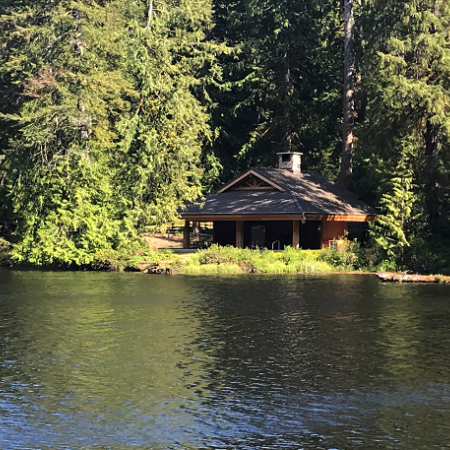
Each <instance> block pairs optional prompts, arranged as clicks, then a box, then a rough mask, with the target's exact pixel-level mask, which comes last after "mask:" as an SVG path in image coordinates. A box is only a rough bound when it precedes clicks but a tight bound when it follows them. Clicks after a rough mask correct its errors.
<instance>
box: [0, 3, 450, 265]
mask: <svg viewBox="0 0 450 450" xmlns="http://www.w3.org/2000/svg"><path fill="white" fill-rule="evenodd" d="M344 7H346V8H347V10H345V8H344ZM348 8H351V14H352V15H351V17H350V16H349V15H348V14H347V16H346V14H344V12H345V11H347V13H348V12H349V11H350V9H348ZM349 17H350V19H349ZM349 24H350V26H351V28H349ZM346 58H347V59H346ZM345 61H347V62H346V64H347V66H346V67H347V72H348V73H349V74H350V77H351V80H348V81H349V83H348V84H347V87H345V83H344V65H345V64H344V62H345ZM344 89H351V90H353V89H354V92H353V95H352V106H351V108H350V109H348V110H347V112H348V114H351V117H349V116H348V117H347V120H346V118H345V111H346V110H345V108H344V115H343V97H344ZM0 96H1V101H0V237H4V238H6V239H7V240H8V241H10V242H12V243H13V244H14V250H13V256H14V258H15V259H16V260H17V261H20V262H24V263H29V264H34V265H55V264H56V265H62V266H70V265H77V266H80V265H91V264H93V263H94V262H95V261H98V260H99V259H101V255H102V254H105V252H106V253H107V252H109V251H116V250H118V249H120V248H123V247H130V246H133V245H138V244H137V243H138V242H139V236H140V235H141V234H142V233H144V232H148V231H149V230H152V229H154V228H155V227H160V226H163V225H164V224H166V223H170V222H171V221H173V220H174V218H175V217H177V210H178V208H179V207H180V206H182V205H183V204H184V203H185V202H186V201H190V200H194V199H195V198H197V197H198V196H200V195H201V194H202V193H205V192H208V191H210V190H211V189H213V188H214V187H216V186H218V185H220V184H221V183H223V182H226V181H228V180H230V179H231V178H232V177H233V176H235V175H236V174H238V173H239V172H241V171H242V170H243V169H246V168H248V167H249V166H266V167H271V166H275V164H276V153H277V152H279V151H284V150H289V151H301V152H302V153H303V167H304V168H305V169H309V170H316V171H319V172H321V173H322V174H323V175H325V176H327V177H329V178H330V179H332V180H334V181H338V180H339V173H340V172H341V163H342V161H341V155H344V153H342V148H343V147H342V146H343V131H344V134H345V133H346V127H348V126H351V130H350V131H351V132H352V136H353V143H352V152H353V153H352V166H351V169H352V171H351V174H352V176H351V178H349V179H348V180H347V181H346V184H347V185H348V186H349V187H350V188H351V189H352V190H354V191H355V192H356V193H357V194H358V195H359V196H360V197H361V198H363V199H364V200H365V201H366V202H367V203H369V204H370V205H372V206H375V207H378V208H379V210H380V212H382V213H384V215H383V216H382V217H381V218H380V220H379V221H378V222H377V224H376V225H375V226H374V227H373V229H372V231H371V234H372V245H374V246H377V247H378V248H379V249H380V252H381V253H382V254H383V256H382V258H392V259H393V260H396V261H399V260H402V261H403V260H404V258H410V259H412V260H414V259H415V260H417V259H418V258H419V259H420V258H422V259H424V261H425V262H424V264H430V261H434V262H435V261H436V259H439V258H441V259H442V258H443V259H445V258H447V257H448V254H449V253H450V252H449V251H448V250H447V247H446V241H447V240H448V237H449V235H450V183H449V175H450V172H449V170H450V158H449V156H450V149H449V134H450V115H449V110H450V5H449V2H447V1H444V0H421V1H419V0H414V1H406V0H377V1H374V0H362V1H361V2H358V3H354V2H353V1H352V0H344V1H343V2H342V1H335V0H302V1H293V0H280V1H279V2H276V3H273V2H267V1H266V0H236V1H234V2H224V1H220V0H195V1H194V0H111V1H106V0H105V1H101V0H98V1H96V0H78V1H76V0H41V1H36V0H20V1H19V0H3V1H2V2H1V5H0ZM349 124H350V125H349ZM347 131H348V130H347ZM408 252H409V253H408ZM408 255H409V256H408ZM445 255H447V256H445Z"/></svg>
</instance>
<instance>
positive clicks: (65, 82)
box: [0, 0, 216, 265]
mask: <svg viewBox="0 0 450 450" xmlns="http://www.w3.org/2000/svg"><path fill="white" fill-rule="evenodd" d="M152 6H154V9H153V11H152V13H151V14H149V8H148V7H149V5H148V3H146V2H143V1H138V0H136V1H133V2H127V1H125V0H116V1H111V2H100V1H99V2H92V1H78V2H73V1H69V0H60V1H58V2H51V3H48V4H46V3H38V4H36V3H31V4H30V5H24V6H22V5H21V6H20V7H17V8H16V7H11V13H10V14H9V15H6V16H3V17H2V24H3V27H2V30H3V33H2V35H1V40H2V43H3V44H4V48H6V49H7V50H6V51H4V52H3V53H2V62H3V64H2V67H1V69H0V70H1V75H2V79H3V80H6V87H4V89H7V88H8V86H11V88H12V89H11V90H12V92H13V93H12V94H11V98H13V97H14V99H13V100H12V101H11V102H10V104H11V105H16V106H14V107H11V108H6V111H4V112H3V119H4V120H5V121H6V122H4V123H6V124H7V125H6V127H4V128H3V136H6V137H7V140H8V146H7V149H6V150H5V153H6V158H5V159H4V162H3V173H4V174H5V175H4V178H5V184H6V186H7V187H6V189H5V190H4V191H6V197H7V198H8V200H9V202H10V205H11V210H9V211H8V215H9V217H11V218H12V219H13V222H15V223H16V229H15V230H14V234H15V240H16V241H17V243H16V245H15V257H16V258H17V259H18V260H22V261H26V262H29V263H33V264H55V263H56V264H77V265H81V264H90V263H92V261H93V260H94V259H95V258H96V257H97V256H96V255H98V254H99V252H103V251H105V250H106V251H108V250H113V249H117V248H118V247H120V246H123V245H126V244H127V243H128V242H130V241H132V240H134V239H136V238H137V233H138V231H140V230H141V229H143V227H145V226H148V225H151V224H153V225H158V224H161V223H165V222H167V221H169V220H171V219H172V218H173V217H174V215H175V212H176V209H177V208H178V207H179V206H180V205H181V204H182V203H183V201H184V200H187V199H193V198H194V197H196V196H197V195H198V194H199V193H200V176H201V171H200V169H199V163H200V157H201V155H200V149H201V143H202V142H203V140H204V139H205V138H206V137H207V136H208V133H209V131H208V126H207V123H206V122H207V119H208V118H207V116H206V114H205V112H204V109H203V108H202V107H201V106H200V103H199V101H198V100H197V99H196V97H195V96H194V95H193V89H194V88H195V86H198V85H199V83H200V81H199V80H200V79H201V78H202V76H203V77H207V75H205V74H204V73H203V72H205V70H210V71H214V70H215V68H214V51H216V49H215V48H213V47H214V46H209V44H208V43H207V42H206V41H205V33H204V28H207V27H208V23H209V17H210V15H211V12H210V8H209V4H208V2H207V1H205V2H203V3H198V2H193V1H190V0H187V1H185V2H182V3H178V2H173V3H171V2H162V1H161V2H158V3H156V4H153V3H152ZM205 67H206V68H207V69H205ZM8 109H9V111H8ZM2 195H5V194H2Z"/></svg>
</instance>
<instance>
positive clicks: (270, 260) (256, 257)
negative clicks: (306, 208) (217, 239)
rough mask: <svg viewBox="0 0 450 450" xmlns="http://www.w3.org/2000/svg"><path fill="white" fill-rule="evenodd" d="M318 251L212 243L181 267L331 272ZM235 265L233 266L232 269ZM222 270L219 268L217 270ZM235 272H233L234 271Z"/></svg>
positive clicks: (191, 269)
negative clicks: (250, 248) (269, 248)
mask: <svg viewBox="0 0 450 450" xmlns="http://www.w3.org/2000/svg"><path fill="white" fill-rule="evenodd" d="M317 256H318V254H317V252H307V251H304V250H300V249H294V248H292V247H286V248H285V250H284V252H272V251H269V250H267V249H266V250H264V251H262V252H261V251H260V250H249V249H240V248H235V247H230V246H227V247H221V246H218V245H213V246H211V247H210V248H209V249H207V250H200V251H199V252H197V253H196V254H194V255H193V256H192V257H191V258H190V259H189V260H188V261H187V262H186V265H185V267H183V268H182V269H181V273H185V274H211V273H218V272H217V271H216V269H213V266H217V267H222V266H225V267H224V269H223V270H225V271H226V273H231V272H229V270H231V271H235V270H236V269H235V268H236V267H239V269H240V272H236V273H242V272H258V273H267V274H295V273H313V272H330V271H332V270H333V267H332V266H330V265H329V264H328V263H326V262H324V261H318V260H317ZM231 267H234V268H233V269H230V268H231ZM218 270H220V269H218ZM233 273H234V272H233Z"/></svg>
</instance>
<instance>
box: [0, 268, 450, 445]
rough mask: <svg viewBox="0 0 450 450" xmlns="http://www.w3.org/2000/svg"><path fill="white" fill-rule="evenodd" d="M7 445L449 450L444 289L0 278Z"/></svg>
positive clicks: (320, 280)
mask: <svg viewBox="0 0 450 450" xmlns="http://www.w3.org/2000/svg"><path fill="white" fill-rule="evenodd" d="M0 448H1V449H2V450H9V449H82V448H83V449H95V450H100V449H102V450H104V449H114V450H119V449H132V450H138V449H144V448H146V449H277V450H278V449H292V450H293V449H314V450H320V449H327V450H329V449H345V450H349V449H352V450H353V449H361V450H369V449H397V448H402V449H407V450H416V449H424V450H425V449H426V450H429V449H448V448H450V286H444V285H443V286H441V285H398V284H395V285H394V284H392V285H383V284H381V283H380V282H379V281H378V280H377V279H376V277H374V276H369V275H327V276H308V277H306V276H257V275H255V276H236V277H222V278H214V277H188V276H148V275H141V274H136V273H124V274H119V273H67V272H61V273H42V272H19V271H9V270H0Z"/></svg>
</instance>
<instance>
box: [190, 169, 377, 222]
mask: <svg viewBox="0 0 450 450" xmlns="http://www.w3.org/2000/svg"><path fill="white" fill-rule="evenodd" d="M251 173H252V174H254V175H255V176H260V177H261V179H263V180H264V179H265V180H266V181H267V182H270V184H272V185H273V186H274V189H273V190H272V189H257V188H255V189H246V190H231V188H232V186H233V185H234V184H235V182H236V180H239V179H242V178H243V177H245V176H246V174H251ZM234 214H236V215H237V214H249V215H253V214H264V215H270V214H277V215H279V214H327V215H375V214H376V211H375V210H374V209H373V208H371V207H370V206H368V205H366V204H365V203H364V202H363V201H361V200H360V199H359V198H358V197H357V196H356V195H355V194H354V193H352V192H350V191H348V190H347V189H345V188H343V187H342V186H340V185H338V184H335V183H333V182H331V181H330V180H328V179H327V178H325V177H323V176H322V175H320V174H319V173H317V172H310V171H302V172H301V173H299V174H294V173H292V172H291V171H289V170H286V169H261V168H252V169H249V170H247V171H246V172H244V173H243V174H242V175H240V176H239V177H238V178H236V179H235V180H233V181H231V182H230V183H228V184H226V185H225V186H224V187H223V188H221V189H220V190H219V191H217V192H215V193H213V194H209V195H206V196H205V198H204V199H200V200H199V201H197V202H194V203H190V204H188V205H186V209H184V210H183V211H181V215H182V216H184V215H196V216H199V215H234Z"/></svg>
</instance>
